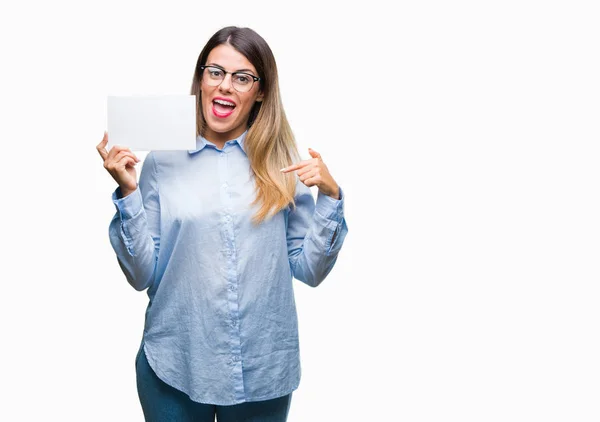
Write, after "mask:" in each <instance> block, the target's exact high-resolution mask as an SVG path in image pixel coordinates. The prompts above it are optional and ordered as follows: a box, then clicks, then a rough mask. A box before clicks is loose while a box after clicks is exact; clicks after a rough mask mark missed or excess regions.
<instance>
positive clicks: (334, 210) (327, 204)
mask: <svg viewBox="0 0 600 422" xmlns="http://www.w3.org/2000/svg"><path fill="white" fill-rule="evenodd" d="M338 188H339V190H340V199H334V198H332V197H331V196H329V195H325V194H324V193H321V192H320V191H319V193H318V194H317V204H316V212H317V213H319V214H320V215H322V216H323V217H325V218H327V219H330V220H336V221H340V220H342V219H343V218H344V193H343V191H342V188H341V187H339V186H338Z"/></svg>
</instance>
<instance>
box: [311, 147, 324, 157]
mask: <svg viewBox="0 0 600 422" xmlns="http://www.w3.org/2000/svg"><path fill="white" fill-rule="evenodd" d="M308 153H309V154H310V156H311V157H312V158H321V154H319V153H318V152H317V151H315V150H314V149H312V148H309V149H308Z"/></svg>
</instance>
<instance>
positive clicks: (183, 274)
mask: <svg viewBox="0 0 600 422" xmlns="http://www.w3.org/2000/svg"><path fill="white" fill-rule="evenodd" d="M246 133H247V132H245V133H244V134H243V135H242V136H240V137H239V138H238V139H234V140H231V141H228V142H226V143H225V145H224V146H223V149H219V148H218V147H216V146H215V145H214V144H213V143H211V142H210V141H208V140H206V139H204V138H203V137H198V138H197V141H196V147H197V149H195V150H193V151H187V152H186V151H151V152H150V153H148V155H147V156H146V159H145V160H144V163H143V166H142V170H141V173H140V180H139V186H138V189H136V190H135V191H134V192H133V193H131V194H129V195H128V196H126V197H124V198H121V197H120V190H119V188H117V190H116V191H115V192H114V193H113V201H114V204H115V206H116V208H117V212H116V213H115V216H114V218H113V219H112V221H111V223H110V228H109V234H110V240H111V244H112V246H113V248H114V250H115V252H116V255H117V259H118V262H119V265H120V266H121V269H122V270H123V272H124V274H125V276H126V278H127V281H128V282H129V283H130V284H131V285H132V286H133V287H134V288H135V289H136V290H143V289H146V288H147V289H148V291H147V293H148V297H149V303H148V308H147V310H146V319H145V326H144V334H143V348H144V351H145V353H146V357H147V358H148V362H149V363H150V366H151V367H152V369H153V370H154V372H156V374H157V375H158V377H159V378H160V379H162V380H163V381H164V382H166V383H167V384H169V385H171V386H172V387H175V388H176V389H178V390H180V391H183V392H184V393H186V394H187V395H189V397H190V398H191V399H192V400H194V401H197V402H201V403H209V404H217V405H232V404H238V403H242V402H246V401H260V400H268V399H272V398H276V397H280V396H284V395H286V394H289V393H290V392H292V391H293V390H295V389H296V388H297V387H298V384H299V382H300V359H299V347H298V323H297V315H296V305H295V301H294V292H293V285H292V279H293V278H296V279H297V280H300V281H302V282H304V283H306V284H308V285H310V286H313V287H316V286H317V285H319V283H321V281H323V279H325V277H326V276H327V274H328V273H329V272H330V271H331V269H332V268H333V265H334V264H335V261H336V258H337V255H338V252H339V251H340V248H341V247H342V243H343V241H344V238H345V236H346V233H347V231H348V228H347V226H346V222H345V220H344V213H343V203H344V198H343V192H342V190H341V189H340V200H335V199H333V198H331V197H329V196H326V195H323V194H321V193H318V195H317V201H316V204H315V200H314V197H313V195H312V193H311V191H310V189H309V188H308V187H306V186H305V185H304V184H303V183H301V182H300V181H298V180H297V184H296V194H295V204H296V207H295V208H293V207H292V206H288V207H287V208H286V209H284V210H282V211H280V212H279V213H277V214H276V215H274V216H273V217H271V218H269V219H267V220H265V221H264V222H262V223H261V224H259V225H255V224H253V223H252V221H251V217H252V216H253V215H254V213H255V212H256V210H257V209H258V205H254V206H251V205H250V204H251V202H252V201H253V199H254V195H255V184H254V179H253V176H252V172H251V168H250V163H249V161H248V157H247V155H246V153H245V150H244V139H245V136H246Z"/></svg>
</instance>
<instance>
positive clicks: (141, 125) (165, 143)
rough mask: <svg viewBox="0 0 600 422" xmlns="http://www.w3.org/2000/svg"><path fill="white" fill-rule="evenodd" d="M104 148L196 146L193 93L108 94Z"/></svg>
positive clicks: (132, 148)
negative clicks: (105, 142) (106, 137)
mask: <svg viewBox="0 0 600 422" xmlns="http://www.w3.org/2000/svg"><path fill="white" fill-rule="evenodd" d="M107 120H108V121H107V131H108V145H107V150H110V148H111V147H112V146H113V145H120V146H125V147H128V148H130V149H131V150H132V151H150V150H191V149H195V148H196V97H195V96H194V95H145V96H141V95H134V96H127V97H117V96H109V97H107Z"/></svg>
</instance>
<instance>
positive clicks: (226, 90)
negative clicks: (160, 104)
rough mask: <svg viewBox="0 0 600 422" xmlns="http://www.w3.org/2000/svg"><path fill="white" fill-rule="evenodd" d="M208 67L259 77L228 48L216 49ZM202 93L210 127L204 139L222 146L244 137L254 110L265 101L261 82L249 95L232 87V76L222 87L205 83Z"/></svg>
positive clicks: (205, 114)
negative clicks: (258, 102)
mask: <svg viewBox="0 0 600 422" xmlns="http://www.w3.org/2000/svg"><path fill="white" fill-rule="evenodd" d="M206 65H207V66H217V67H220V68H222V69H225V71H226V72H245V73H249V74H252V75H255V76H258V73H257V72H256V69H255V67H254V66H253V65H252V63H250V61H249V60H248V59H247V58H246V57H245V56H244V55H243V54H241V53H240V52H238V51H237V50H235V49H234V48H233V47H231V46H230V45H228V44H221V45H219V46H217V47H215V48H213V49H212V51H211V52H210V54H209V55H208V58H207V60H206ZM204 72H207V71H206V70H205V71H204ZM201 92H202V113H203V116H204V120H205V121H206V123H207V127H206V130H205V133H204V137H205V138H206V139H208V140H209V141H211V142H214V143H215V144H217V145H219V146H222V144H224V143H225V142H227V141H228V140H231V139H235V138H237V137H238V136H240V135H241V134H242V133H244V131H245V130H246V129H247V127H248V118H249V116H250V111H251V110H252V106H254V103H255V102H257V101H262V99H263V96H262V93H261V92H260V83H259V82H254V85H253V86H252V89H251V90H250V91H248V92H238V91H236V90H235V88H234V87H233V85H232V83H231V74H230V73H227V74H226V75H225V79H223V81H222V82H221V84H220V85H219V86H210V85H208V84H206V83H204V82H202V84H201Z"/></svg>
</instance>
